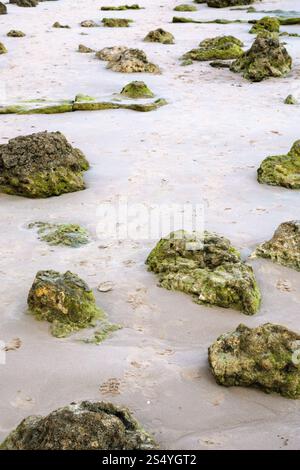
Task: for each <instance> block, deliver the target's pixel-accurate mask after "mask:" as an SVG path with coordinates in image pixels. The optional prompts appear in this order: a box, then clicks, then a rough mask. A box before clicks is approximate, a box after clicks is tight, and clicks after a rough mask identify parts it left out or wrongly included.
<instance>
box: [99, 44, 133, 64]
mask: <svg viewBox="0 0 300 470" xmlns="http://www.w3.org/2000/svg"><path fill="white" fill-rule="evenodd" d="M125 51H128V47H125V46H112V47H104V48H103V49H101V50H100V51H97V52H96V58H97V59H99V60H105V61H107V62H110V61H116V60H118V59H119V58H120V56H121V54H122V53H123V52H125Z"/></svg>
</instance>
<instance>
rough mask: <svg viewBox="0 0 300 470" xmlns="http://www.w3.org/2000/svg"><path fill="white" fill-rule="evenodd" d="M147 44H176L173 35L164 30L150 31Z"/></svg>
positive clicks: (145, 39)
mask: <svg viewBox="0 0 300 470" xmlns="http://www.w3.org/2000/svg"><path fill="white" fill-rule="evenodd" d="M144 41H146V42H160V43H161V44H174V36H173V34H171V33H169V32H168V31H165V30H164V29H162V28H158V29H155V30H153V31H150V32H149V33H148V34H147V36H146V37H145V38H144Z"/></svg>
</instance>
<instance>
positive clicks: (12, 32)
mask: <svg viewBox="0 0 300 470" xmlns="http://www.w3.org/2000/svg"><path fill="white" fill-rule="evenodd" d="M6 36H8V37H11V38H23V37H24V36H26V34H25V33H23V31H18V30H16V29H11V30H10V31H8V33H7V35H6Z"/></svg>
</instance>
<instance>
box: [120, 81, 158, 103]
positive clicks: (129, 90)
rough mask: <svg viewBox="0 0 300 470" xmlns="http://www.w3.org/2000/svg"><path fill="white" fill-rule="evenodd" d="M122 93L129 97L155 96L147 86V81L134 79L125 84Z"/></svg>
mask: <svg viewBox="0 0 300 470" xmlns="http://www.w3.org/2000/svg"><path fill="white" fill-rule="evenodd" d="M121 95H123V96H126V97H127V98H134V99H136V98H153V96H154V93H152V91H151V90H150V89H149V88H148V87H147V85H146V83H144V82H139V81H134V82H130V83H128V84H127V85H125V86H124V88H123V89H122V91H121Z"/></svg>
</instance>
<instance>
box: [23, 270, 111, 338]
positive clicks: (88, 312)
mask: <svg viewBox="0 0 300 470" xmlns="http://www.w3.org/2000/svg"><path fill="white" fill-rule="evenodd" d="M27 303H28V310H29V313H30V314H32V315H34V317H35V318H36V319H37V320H40V321H43V320H45V321H48V322H50V323H51V334H52V335H53V336H56V337H58V338H63V337H66V336H69V335H70V334H71V333H73V332H75V331H78V330H80V329H83V328H88V327H90V326H95V324H96V321H97V320H98V319H101V318H104V317H105V314H104V312H103V311H102V310H101V309H100V308H99V307H97V305H96V303H95V297H94V294H93V291H92V290H91V289H90V288H89V287H88V285H87V284H86V283H85V282H84V281H83V280H82V279H80V278H79V277H78V276H77V274H74V273H71V272H70V271H67V272H66V273H64V274H60V273H59V272H57V271H53V270H48V271H39V272H38V273H37V275H36V277H35V280H34V282H33V285H32V287H31V289H30V291H29V294H28V300H27Z"/></svg>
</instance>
